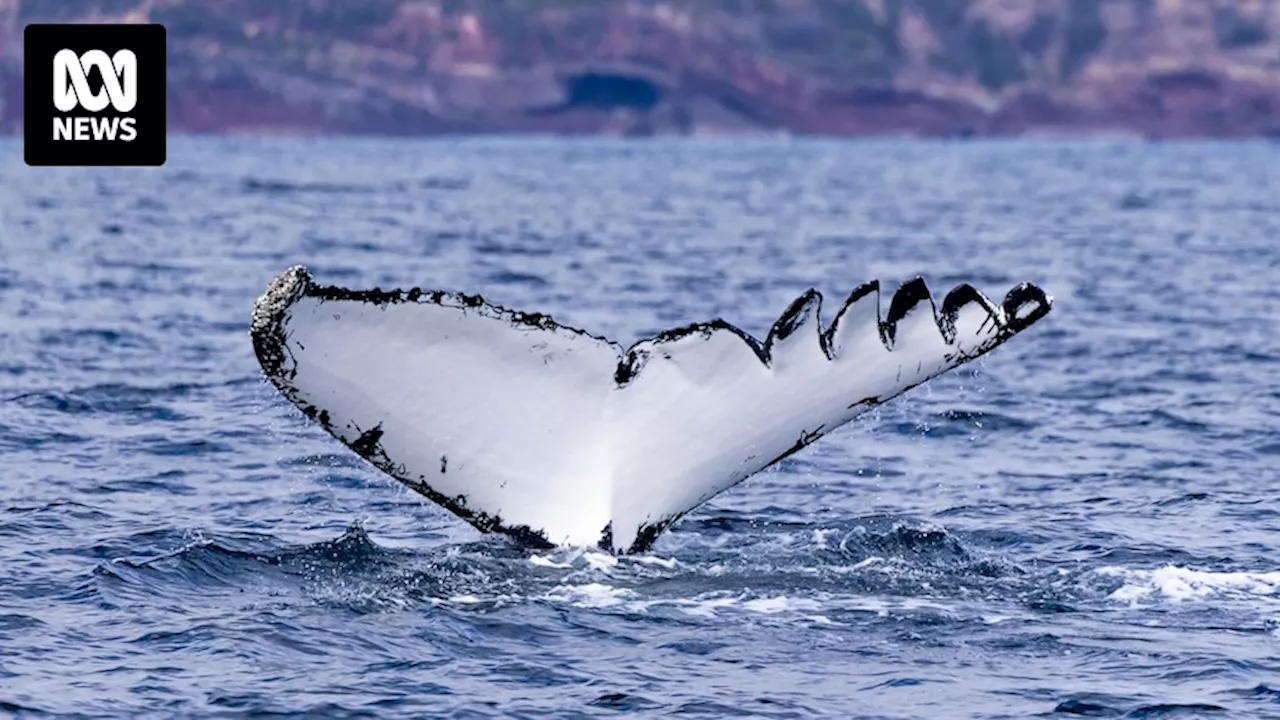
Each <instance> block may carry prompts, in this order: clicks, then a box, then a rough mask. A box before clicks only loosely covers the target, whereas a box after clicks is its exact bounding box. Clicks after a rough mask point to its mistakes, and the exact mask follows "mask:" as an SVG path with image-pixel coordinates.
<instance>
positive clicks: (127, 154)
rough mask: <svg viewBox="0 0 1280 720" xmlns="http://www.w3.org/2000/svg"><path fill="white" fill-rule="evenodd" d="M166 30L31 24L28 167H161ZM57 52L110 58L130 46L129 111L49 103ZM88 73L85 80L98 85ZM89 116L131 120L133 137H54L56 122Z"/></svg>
mask: <svg viewBox="0 0 1280 720" xmlns="http://www.w3.org/2000/svg"><path fill="white" fill-rule="evenodd" d="M165 41H166V36H165V29H164V26H163V25H156V24H151V25H92V24H74V25H56V24H32V25H28V26H27V27H26V30H25V31H24V33H23V42H24V45H25V47H24V49H23V112H22V116H23V117H22V124H23V156H24V159H25V160H26V162H27V164H28V165H64V166H65V165H71V166H83V165H163V164H164V161H165V156H166V153H167V145H168V143H167V139H166V128H165V103H166V98H165V93H166V84H167V83H166V80H165V63H166V61H167V57H166V47H165ZM61 50H72V51H73V52H75V53H76V54H77V55H83V54H84V53H86V52H88V51H90V50H101V51H102V52H105V53H106V54H107V56H108V57H111V56H114V55H115V53H116V52H118V51H120V50H130V51H132V52H133V53H134V55H135V56H136V58H137V68H138V71H137V72H138V93H137V95H138V99H137V104H136V105H135V106H134V108H133V110H131V111H130V112H127V113H120V112H117V111H116V110H115V108H114V107H112V105H111V104H108V105H107V107H106V108H105V109H103V110H101V111H99V112H96V113H91V112H87V111H85V110H84V109H83V108H81V107H79V106H77V107H76V108H75V109H73V110H71V111H70V112H65V113H64V112H60V111H59V110H58V109H57V107H55V106H54V102H53V80H54V78H53V72H54V67H53V58H54V55H56V54H57V53H58V52H59V51H61ZM97 75H98V73H97V72H94V71H92V70H91V71H90V77H89V84H90V86H91V87H92V88H93V89H95V90H96V89H98V88H100V87H101V84H102V79H101V78H99V77H97ZM75 117H90V118H100V120H99V122H102V121H103V119H105V120H106V121H108V122H109V121H110V119H111V118H121V119H123V118H126V117H128V118H133V120H134V123H133V125H134V127H135V129H136V133H137V135H136V137H135V138H134V139H133V140H128V141H126V140H122V139H119V138H117V139H115V140H105V139H104V140H67V139H60V140H55V139H54V120H55V118H62V119H63V121H64V122H65V121H66V119H67V118H75Z"/></svg>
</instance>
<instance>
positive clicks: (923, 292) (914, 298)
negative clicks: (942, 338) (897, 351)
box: [884, 277, 941, 350]
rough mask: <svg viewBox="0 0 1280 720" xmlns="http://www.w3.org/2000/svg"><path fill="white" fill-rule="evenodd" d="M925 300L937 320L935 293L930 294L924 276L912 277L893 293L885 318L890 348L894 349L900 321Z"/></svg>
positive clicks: (885, 332)
mask: <svg viewBox="0 0 1280 720" xmlns="http://www.w3.org/2000/svg"><path fill="white" fill-rule="evenodd" d="M923 302H928V303H929V314H930V316H931V317H933V318H934V320H935V321H936V320H937V318H938V314H937V310H936V309H935V308H934V306H933V295H932V294H930V292H929V286H928V285H927V284H925V281H924V278H922V277H916V278H912V279H911V280H908V281H906V282H905V283H903V284H901V285H899V286H898V290H897V292H895V293H894V294H893V300H891V301H890V302H889V315H888V316H887V317H885V319H884V337H885V339H886V340H888V342H887V343H886V345H887V347H888V348H889V349H890V350H892V349H893V343H894V341H895V340H896V339H897V333H898V323H899V322H901V321H902V319H903V318H905V317H906V316H907V315H909V314H910V313H911V311H912V310H915V309H916V306H917V305H919V304H920V303H923ZM939 329H941V328H939Z"/></svg>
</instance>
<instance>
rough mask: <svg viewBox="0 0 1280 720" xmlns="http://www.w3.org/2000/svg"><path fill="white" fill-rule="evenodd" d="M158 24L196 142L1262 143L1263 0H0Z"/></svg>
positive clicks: (1276, 109)
mask: <svg viewBox="0 0 1280 720" xmlns="http://www.w3.org/2000/svg"><path fill="white" fill-rule="evenodd" d="M39 21H61V22H159V23H163V24H165V25H166V26H167V27H168V31H169V85H170V90H169V92H170V109H169V116H170V127H171V128H172V129H175V130H186V131H196V132H289V133H297V132H316V133H320V132H355V133H396V134H419V133H441V132H552V133H609V134H632V135H636V134H639V135H645V134H711V133H716V134H724V133H782V132H789V133H814V134H841V135H844V134H850V135H852V134H894V135H926V136H986V135H1019V134H1055V135H1081V134H1094V133H1123V134H1134V135H1140V136H1145V137H1155V138H1162V137H1179V136H1227V137H1231V136H1237V137H1238V136H1261V135H1271V136H1276V135H1280V0H684V1H676V0H666V1H662V2H659V1H655V0H630V1H626V2H623V1H614V0H0V103H3V105H2V107H0V128H2V129H7V130H9V131H13V130H15V129H17V128H18V127H20V125H21V102H22V98H21V88H20V81H21V62H22V61H21V53H22V27H23V26H24V25H25V24H26V23H29V22H39Z"/></svg>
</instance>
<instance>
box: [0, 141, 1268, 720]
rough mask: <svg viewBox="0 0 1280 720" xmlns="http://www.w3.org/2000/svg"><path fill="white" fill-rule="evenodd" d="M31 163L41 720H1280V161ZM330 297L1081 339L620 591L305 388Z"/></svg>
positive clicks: (13, 161) (14, 435) (582, 155)
mask: <svg viewBox="0 0 1280 720" xmlns="http://www.w3.org/2000/svg"><path fill="white" fill-rule="evenodd" d="M0 157H3V158H4V160H3V162H2V163H0V183H2V185H0V187H3V191H2V193H0V221H2V222H0V227H2V228H3V231H2V232H3V234H2V235H0V317H3V325H2V326H0V453H2V458H3V464H2V465H0V715H14V716H25V715H30V716H33V717H34V716H44V715H45V714H48V715H51V716H56V715H75V716H94V717H97V716H118V717H129V718H132V717H144V716H146V717H171V716H187V717H190V716H218V717H240V716H245V717H248V716H253V717H264V716H271V717H275V716H306V717H357V716H360V717H378V718H397V717H406V718H407V717H436V716H452V717H488V716H524V717H534V716H543V715H554V716H559V717H574V716H580V717H597V716H606V717H607V716H615V715H627V716H630V715H649V716H653V717H666V716H670V715H680V716H687V717H777V718H791V717H796V718H804V717H820V716H831V717H853V716H859V717H880V718H969V717H975V718H976V717H982V718H994V717H1019V718H1020V717H1032V716H1035V717H1053V716H1061V717H1071V716H1073V715H1093V716H1103V717H1134V718H1154V717H1173V716H1176V717H1201V716H1204V717H1215V718H1220V717H1266V716H1272V717H1280V550H1278V548H1280V514H1278V513H1280V506H1278V504H1277V500H1280V497H1278V495H1280V492H1278V488H1280V471H1278V469H1277V468H1280V289H1278V288H1280V144H1266V143H1257V144H1139V143H1110V142H1094V143H1057V142H1053V143H1050V142H980V143H934V142H825V141H821V142H820V141H803V142H802V141H786V140H770V141H752V142H729V141H714V142H713V141H683V142H668V141H652V142H648V141H645V142H620V141H619V142H614V141H572V142H569V141H559V140H550V139H546V140H515V139H512V140H483V141H481V140H468V141H462V142H459V141H455V140H448V141H435V140H430V141H399V140H397V141H391V140H342V141H338V140H323V141H321V140H287V141H285V140H270V141H267V140H261V141H259V140H230V139H227V140H219V139H200V140H194V139H177V140H174V141H173V143H172V145H171V149H170V160H169V163H168V165H166V166H165V167H163V168H155V169H118V168H102V169H33V168H27V167H25V166H23V165H22V164H21V160H20V157H21V153H20V147H19V146H18V145H17V144H16V143H14V142H5V143H4V144H2V145H0ZM295 263H304V264H306V265H308V266H309V267H310V268H311V270H312V272H313V274H314V275H315V277H316V279H317V280H318V281H320V282H323V283H331V284H342V285H348V286H353V287H373V286H377V285H380V286H382V287H384V288H385V287H393V286H404V287H407V286H412V285H423V286H426V287H432V288H437V287H438V288H444V289H449V290H462V291H468V292H481V293H483V294H484V296H485V297H486V298H487V299H489V300H491V301H493V302H496V303H498V304H501V305H504V306H508V307H514V308H521V309H530V310H538V311H543V312H549V313H551V314H552V315H554V316H555V318H556V319H557V320H559V321H561V322H564V323H567V324H570V325H575V326H579V327H584V328H588V329H590V330H592V331H595V332H600V333H605V334H608V335H609V336H611V337H613V338H615V339H617V340H619V341H622V342H624V343H629V342H631V341H634V340H636V339H639V338H640V337H643V336H645V335H647V334H650V333H652V332H654V331H658V330H662V329H665V328H667V327H671V326H675V325H681V324H686V323H689V322H693V321H698V320H706V319H710V318H712V317H715V316H721V317H724V318H725V319H727V320H729V321H730V322H733V323H735V324H738V325H740V326H742V327H743V328H745V329H747V330H748V331H751V332H753V333H755V334H757V335H758V336H763V334H764V333H765V332H766V331H767V330H768V328H769V326H770V324H771V323H772V321H773V320H774V319H775V318H776V317H777V316H778V315H779V314H780V313H781V311H782V310H783V309H784V308H785V307H786V306H787V304H788V303H789V302H790V301H791V300H792V299H793V298H794V297H796V296H797V295H798V294H799V293H800V292H802V291H803V290H804V289H806V288H808V287H810V286H814V287H817V288H818V289H819V290H821V291H823V292H824V294H825V295H826V296H827V298H828V313H829V312H830V311H831V309H832V307H831V306H832V304H833V301H834V300H835V299H837V298H841V297H843V295H844V294H845V293H846V292H847V291H848V290H850V289H851V288H852V287H854V286H856V285H858V284H860V283H862V282H863V281H865V280H868V279H871V278H877V277H878V278H880V279H881V281H882V282H884V283H886V284H888V286H889V287H893V286H895V285H896V284H897V283H899V282H902V281H904V280H906V279H909V278H910V277H912V276H914V275H916V274H923V275H924V276H925V277H926V278H927V279H928V280H929V282H930V283H931V285H932V286H933V287H934V288H935V291H937V292H941V291H945V290H946V289H947V288H949V287H950V286H952V285H954V284H956V283H959V282H965V281H969V282H973V283H974V284H976V285H977V286H978V287H979V288H981V289H983V290H984V291H986V292H988V293H989V294H991V295H992V296H996V297H1000V296H1002V295H1003V293H1004V291H1005V290H1007V289H1008V288H1009V287H1012V286H1013V285H1014V284H1016V283H1018V282H1021V281H1023V280H1029V281H1032V282H1036V283H1038V284H1040V285H1042V286H1043V287H1044V288H1045V289H1046V290H1047V291H1048V292H1050V293H1051V294H1053V295H1054V296H1055V298H1056V306H1055V308H1054V311H1053V312H1052V313H1050V315H1049V316H1048V317H1047V318H1045V319H1044V320H1042V321H1041V322H1040V323H1038V324H1037V325H1036V326H1035V327H1034V328H1032V329H1031V330H1029V331H1028V332H1026V333H1025V334H1023V335H1020V336H1019V337H1017V338H1015V339H1014V340H1013V341H1011V342H1010V343H1009V344H1008V345H1006V346H1004V347H1001V348H1000V349H998V350H996V351H995V352H994V353H992V354H991V355H989V356H987V357H985V358H983V359H982V360H981V361H979V362H976V363H974V364H973V365H972V366H969V367H967V368H964V369H961V370H958V371H956V372H953V373H951V374H950V375H948V376H945V377H942V378H939V379H937V380H935V381H933V382H932V383H931V384H929V385H927V386H924V387H921V388H917V389H916V390H914V391H912V392H911V393H909V394H908V395H907V396H905V397H904V398H901V399H899V400H897V401H895V402H893V403H891V404H889V405H888V406H886V407H884V408H883V409H881V410H879V411H878V412H875V413H873V414H870V415H867V416H864V417H863V418H861V419H859V420H858V421H855V422H854V423H853V424H851V425H850V426H848V427H846V428H844V429H843V430H841V431H839V432H836V433H834V434H833V435H830V436H828V437H827V438H825V439H824V440H822V441H820V442H819V443H817V444H816V445H815V446H813V447H811V448H809V449H808V450H806V451H805V452H803V453H801V454H799V455H797V456H795V457H793V458H792V459H790V460H788V461H785V462H784V463H782V464H781V466H780V467H778V468H776V469H774V470H773V471H770V472H767V473H764V474H762V475H759V476H757V477H755V478H752V479H751V480H749V481H747V482H746V483H744V484H742V485H740V486H738V487H736V488H734V489H733V490H731V491H730V492H728V493H726V494H724V495H722V496H720V497H717V498H716V499H715V500H713V501H712V502H711V503H709V504H707V505H705V506H703V507H702V508H700V509H699V510H698V511H696V512H694V513H693V514H691V515H690V516H688V517H687V518H686V519H685V520H683V521H682V522H680V523H679V524H677V525H676V526H675V527H674V528H672V530H671V531H670V532H668V533H667V534H665V535H664V536H663V537H662V538H661V539H660V540H659V541H658V543H657V545H656V546H655V547H654V548H653V550H652V552H651V553H649V554H647V555H643V556H640V557H629V558H622V559H614V558H612V557H610V556H606V555H604V554H602V553H600V552H598V551H590V550H556V551H551V552H545V551H540V552H535V551H531V550H526V549H521V548H519V547H515V546H513V545H512V544H511V543H510V542H509V541H507V540H506V539H504V538H502V537H492V536H482V535H480V534H479V533H478V532H476V531H475V530H473V529H471V528H470V527H469V526H467V525H466V524H464V523H463V522H461V521H459V520H457V519H456V518H454V517H452V516H451V515H449V514H448V513H446V512H444V511H442V510H440V509H439V508H437V507H435V506H434V505H432V504H431V503H430V502H428V501H426V500H424V499H421V498H419V497H418V496H416V495H414V494H412V493H411V492H409V491H408V490H405V489H403V488H401V487H400V486H399V485H397V484H396V483H395V482H394V481H392V480H390V479H388V478H385V477H383V476H381V475H380V474H379V473H378V472H377V471H375V470H373V469H372V468H370V467H369V466H367V465H365V464H364V463H363V462H362V461H359V460H358V459H357V458H355V456H354V455H353V454H352V453H350V452H348V451H347V450H346V449H345V448H343V447H342V446H341V445H340V444H338V443H337V442H336V441H335V440H333V439H331V438H329V437H328V436H327V435H325V434H324V433H323V432H322V431H321V430H320V429H319V428H317V427H315V426H313V425H312V424H310V423H309V422H307V421H306V420H305V419H304V418H303V417H302V416H301V415H300V414H299V413H298V412H296V411H295V410H294V409H293V408H292V407H291V406H289V405H288V404H287V403H286V402H284V401H283V400H282V399H281V398H280V397H278V396H277V394H276V393H275V392H274V391H273V390H272V389H271V388H270V387H269V386H268V385H266V384H265V383H264V382H263V381H262V380H261V377H260V373H259V371H258V367H257V364H256V362H255V360H254V357H253V352H252V349H251V346H250V343H249V338H248V335H247V329H248V320H249V316H250V311H251V308H252V305H253V301H254V298H255V297H256V296H257V295H258V293H259V292H261V290H262V289H263V288H264V287H265V286H266V284H267V282H268V281H270V279H271V278H272V277H273V276H275V274H276V273H278V272H280V271H281V270H283V269H285V268H286V267H288V266H290V265H292V264H295ZM691 441H693V439H691Z"/></svg>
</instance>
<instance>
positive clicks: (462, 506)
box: [251, 267, 1052, 553]
mask: <svg viewBox="0 0 1280 720" xmlns="http://www.w3.org/2000/svg"><path fill="white" fill-rule="evenodd" d="M1051 302H1052V301H1051V299H1050V298H1049V297H1048V296H1046V295H1045V293H1044V292H1043V291H1041V290H1040V289H1039V288H1037V287H1035V286H1034V285H1030V284H1025V283H1024V284H1022V285H1019V286H1017V287H1015V288H1013V289H1012V290H1011V291H1010V292H1009V293H1008V295H1007V296H1006V298H1005V300H1004V302H1003V303H1002V304H999V305H997V304H995V303H993V302H991V301H990V300H988V299H987V298H986V297H985V296H984V295H983V294H982V293H980V292H978V291H977V290H976V289H974V288H973V287H972V286H969V285H960V286H958V287H956V288H955V289H953V290H952V291H951V292H949V293H948V294H947V295H946V297H945V298H944V299H943V301H942V303H941V306H938V305H936V304H935V302H934V300H933V297H932V296H931V294H930V292H929V289H928V288H927V287H926V285H925V283H924V281H923V280H921V279H918V278H917V279H915V280H912V281H910V282H907V283H905V284H903V285H902V286H901V287H899V288H898V290H897V291H896V292H895V293H894V295H893V298H892V300H891V301H890V303H889V309H888V313H887V314H886V315H885V316H883V317H882V316H881V313H880V287H879V284H878V283H877V282H871V283H867V284H865V285H863V286H861V287H859V288H858V289H856V290H854V291H853V293H852V294H850V296H849V298H848V299H847V300H846V301H845V303H844V304H843V305H842V306H841V308H840V310H839V311H838V312H837V313H836V316H835V319H834V320H833V321H832V323H831V324H830V325H829V326H826V327H824V326H823V324H822V322H821V320H820V317H819V315H820V309H821V304H822V296H821V294H819V293H818V292H816V291H814V290H810V291H808V292H806V293H804V294H803V295H801V296H800V297H799V298H798V299H796V300H795V302H793V303H792V304H791V306H790V307H788V308H787V310H786V312H784V313H783V315H782V317H781V318H779V319H778V321H777V322H776V323H775V324H774V326H773V328H772V330H770V332H769V335H768V337H767V338H766V339H765V341H764V342H760V341H758V340H756V339H755V338H753V337H751V336H750V335H748V334H747V333H745V332H743V331H741V330H739V329H738V328H736V327H734V326H732V325H730V324H728V323H726V322H724V321H721V320H716V321H713V322H709V323H700V324H695V325H690V326H688V327H684V328H680V329H676V330H670V331H667V332H664V333H661V334H659V335H657V336H656V337H653V338H650V339H647V340H642V341H640V342H638V343H636V344H635V345H633V346H631V347H630V348H627V349H624V348H622V347H621V346H620V345H618V344H616V343H613V342H611V341H609V340H606V339H604V338H601V337H597V336H594V335H591V334H589V333H586V332H583V331H581V330H576V329H573V328H569V327H565V326H563V325H560V324H558V323H556V322H555V321H554V320H552V319H551V318H550V317H548V316H546V315H541V314H537V313H523V312H516V311H512V310H507V309H504V308H501V307H497V306H494V305H491V304H489V303H487V302H485V301H484V299H483V298H481V297H479V296H477V295H464V294H455V293H447V292H443V291H426V290H421V289H417V288H415V289H412V290H391V291H383V290H379V289H374V290H349V289H345V288H338V287H329V286H321V285H317V284H315V283H314V282H312V280H311V276H310V275H309V274H308V273H307V271H306V269H305V268H302V267H294V268H291V269H289V270H287V271H285V272H284V273H282V274H281V275H279V276H278V277H277V278H275V280H273V281H272V283H271V285H270V286H269V287H268V288H267V290H266V292H264V293H263V295H262V296H261V297H260V298H259V299H258V301H257V303H256V304H255V306H254V311H253V322H252V329H251V335H252V338H253V346H254V350H255V352H256V354H257V357H258V361H259V363H260V364H261V365H262V369H263V371H264V373H265V374H266V376H267V377H268V378H269V379H270V380H271V382H272V383H273V384H274V385H275V386H276V388H278V389H279V390H280V392H281V393H282V394H283V395H284V396H285V397H286V398H288V399H289V401H290V402H292V403H293V404H294V405H296V406H297V407H298V408H299V409H301V410H302V412H303V413H304V414H306V416H307V417H309V418H311V419H312V420H314V421H316V422H317V423H319V424H320V425H321V426H322V427H323V428H324V429H325V430H326V431H328V432H329V433H330V434H332V435H333V436H334V437H336V438H337V439H338V440H340V441H342V442H343V443H344V444H345V445H347V446H348V447H350V448H351V449H352V450H354V451H355V452H356V453H357V454H359V455H360V456H361V457H363V458H365V459H366V460H368V461H369V462H370V463H372V464H373V465H374V466H375V467H377V468H378V469H380V470H382V471H383V472H385V473H387V474H388V475H391V476H392V477H394V478H396V479H397V480H399V481H400V482H402V483H404V484H405V485H408V486H409V487H410V488H412V489H413V490H415V491H417V492H419V493H421V494H423V495H425V496H426V497H428V498H430V499H431V500H433V501H434V502H436V503H438V504H440V505H442V506H443V507H445V508H447V509H448V510H450V511H451V512H453V513H454V514H456V515H458V516H459V517H461V518H463V519H464V520H466V521H467V522H469V523H471V524H472V525H474V526H475V527H476V528H478V529H480V530H482V531H484V532H504V533H507V534H510V535H513V536H515V537H517V538H519V539H520V540H523V541H524V542H527V543H530V544H533V545H537V546H551V545H600V546H601V547H603V548H605V549H608V550H610V551H612V552H617V553H622V552H638V551H641V550H644V549H645V548H647V547H648V546H649V545H650V544H651V543H652V542H653V541H654V539H655V538H656V537H657V536H658V534H659V533H660V532H661V531H662V530H663V529H664V528H666V527H667V526H668V525H670V524H671V523H672V522H674V521H675V520H676V519H678V518H679V517H680V516H681V515H683V514H684V513H686V512H688V511H689V510H691V509H693V508H694V507H696V506H697V505H699V504H701V503H702V502H705V501H706V500H707V499H709V498H711V497H712V496H714V495H716V494H717V493H719V492H722V491H723V490H725V489H727V488H729V487H731V486H733V485H735V484H737V483H738V482H741V481H742V480H744V479H745V478H747V477H749V476H750V475H752V474H754V473H756V472H759V471H760V470H762V469H764V468H766V467H768V466H770V465H772V464H773V463H776V462H778V461H779V460H781V459H783V458H785V457H787V456H788V455H791V454H792V453H794V452H797V451H799V450H800V449H802V448H804V447H805V446H807V445H809V444H810V443H812V442H813V441H815V440H817V439H818V438H820V437H822V436H823V435H824V434H826V433H828V432H830V431H831V430H834V429H835V428H837V427H839V426H840V425H843V424H845V423H847V422H849V421H850V420H852V419H853V418H854V417H856V416H858V415H859V414H861V413H863V412H865V411H866V410H868V409H870V408H872V407H875V406H876V405H878V404H880V403H883V402H885V401H886V400H889V399H890V398H892V397H894V396H896V395H898V394H900V393H902V392H904V391H906V390H908V389H910V388H912V387H914V386H916V385H918V384H920V383H922V382H924V381H926V380H928V379H929V378H932V377H934V376H936V375H938V374H940V373H943V372H946V371H947V370H950V369H951V368H954V367H956V366H958V365H961V364H963V363H965V362H967V361H969V360H972V359H973V358H975V357H978V356H979V355H982V354H983V353H986V352H988V351H990V350H992V349H993V348H995V347H997V346H998V345H1000V344H1002V343H1003V342H1004V341H1006V340H1008V339H1009V338H1011V337H1013V336H1014V335H1015V334H1017V333H1018V332H1021V331H1022V330H1024V329H1026V328H1027V327H1028V326H1030V325H1031V324H1032V323H1034V322H1035V321H1036V320H1038V319H1040V318H1041V317H1043V316H1044V315H1045V314H1046V313H1047V312H1048V311H1049V309H1050V306H1051Z"/></svg>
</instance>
